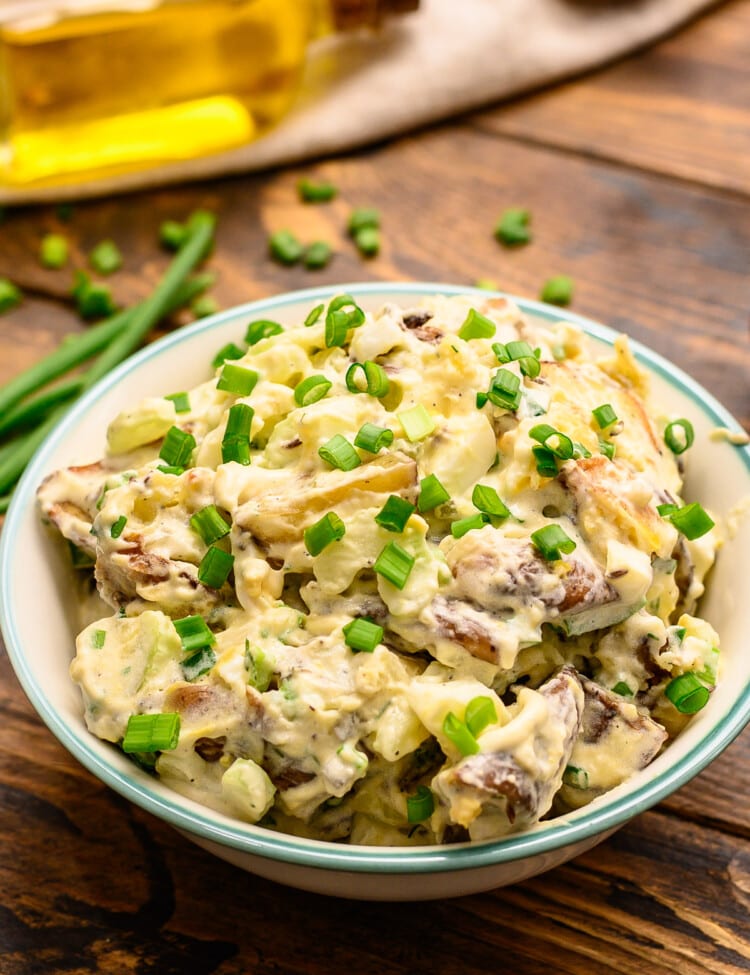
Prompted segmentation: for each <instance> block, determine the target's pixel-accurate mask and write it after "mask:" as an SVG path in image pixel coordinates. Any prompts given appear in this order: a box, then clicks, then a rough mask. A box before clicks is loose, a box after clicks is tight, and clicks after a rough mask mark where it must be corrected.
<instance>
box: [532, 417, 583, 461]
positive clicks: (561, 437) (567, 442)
mask: <svg viewBox="0 0 750 975" xmlns="http://www.w3.org/2000/svg"><path fill="white" fill-rule="evenodd" d="M529 436H530V437H531V439H532V440H536V441H538V442H539V443H540V444H541V445H542V446H543V447H545V448H546V449H547V450H548V451H549V452H550V453H551V454H554V456H555V457H559V458H560V460H569V459H570V458H571V457H572V456H573V441H572V440H571V439H570V437H568V436H566V435H565V434H564V433H560V431H559V430H555V428H554V427H552V426H550V425H549V423H538V424H537V425H536V426H535V427H532V428H531V429H530V430H529Z"/></svg>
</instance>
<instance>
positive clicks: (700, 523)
mask: <svg viewBox="0 0 750 975" xmlns="http://www.w3.org/2000/svg"><path fill="white" fill-rule="evenodd" d="M664 507H665V506H664V505H659V507H658V508H657V509H656V510H657V511H658V512H659V514H660V515H662V516H664V512H663V511H662V510H660V509H662V508H664ZM666 517H667V518H669V520H670V521H671V522H672V524H673V525H674V526H675V528H676V529H677V530H678V531H679V532H682V534H683V535H684V536H685V538H687V539H689V541H691V542H692V541H693V540H694V539H696V538H700V537H701V536H702V535H705V534H706V532H710V531H711V529H712V528H713V527H714V522H713V519H712V518H711V517H710V516H709V515H708V514H707V513H706V512H705V511H704V509H703V508H702V507H701V506H700V505H699V504H698V502H697V501H695V502H693V504H686V505H685V506H684V507H682V508H677V510H676V511H670V512H669V514H667V515H666Z"/></svg>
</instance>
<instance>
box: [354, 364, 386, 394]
mask: <svg viewBox="0 0 750 975" xmlns="http://www.w3.org/2000/svg"><path fill="white" fill-rule="evenodd" d="M360 372H361V373H362V378H363V379H364V385H360V383H359V381H358V376H357V374H358V373H360ZM345 382H346V388H347V389H348V390H349V392H350V393H367V394H368V395H369V396H375V397H377V398H378V399H380V398H382V397H383V396H386V395H387V393H388V390H389V389H390V385H391V384H390V382H389V381H388V376H387V375H386V372H385V369H383V367H382V366H380V365H378V363H377V362H370V361H369V360H368V361H367V362H353V363H352V364H351V365H350V366H349V368H348V369H347V370H346V377H345Z"/></svg>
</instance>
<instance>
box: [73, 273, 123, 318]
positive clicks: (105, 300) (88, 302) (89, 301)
mask: <svg viewBox="0 0 750 975" xmlns="http://www.w3.org/2000/svg"><path fill="white" fill-rule="evenodd" d="M71 293H72V295H73V297H74V298H75V301H76V307H77V308H78V313H79V315H81V317H82V318H87V319H88V318H103V317H106V316H107V315H112V314H114V312H115V311H116V310H117V309H116V308H115V303H114V300H113V298H112V292H111V291H110V289H109V287H108V286H107V285H106V284H101V283H99V282H97V281H92V280H91V278H90V277H89V276H88V274H85V273H84V272H83V271H76V276H75V282H74V284H73V288H72V291H71Z"/></svg>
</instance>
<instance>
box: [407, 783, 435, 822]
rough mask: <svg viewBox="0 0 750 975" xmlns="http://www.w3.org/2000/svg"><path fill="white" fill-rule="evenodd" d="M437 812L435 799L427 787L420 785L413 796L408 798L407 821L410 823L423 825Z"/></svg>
mask: <svg viewBox="0 0 750 975" xmlns="http://www.w3.org/2000/svg"><path fill="white" fill-rule="evenodd" d="M434 811H435V799H434V797H433V795H432V792H430V790H429V789H428V788H427V786H426V785H420V786H419V788H418V789H417V791H416V792H415V793H414V795H413V796H407V797H406V819H407V822H409V823H423V822H424V821H425V819H429V818H430V816H431V815H432V814H433V812H434Z"/></svg>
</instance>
